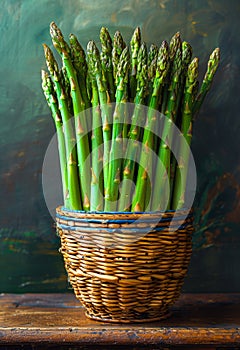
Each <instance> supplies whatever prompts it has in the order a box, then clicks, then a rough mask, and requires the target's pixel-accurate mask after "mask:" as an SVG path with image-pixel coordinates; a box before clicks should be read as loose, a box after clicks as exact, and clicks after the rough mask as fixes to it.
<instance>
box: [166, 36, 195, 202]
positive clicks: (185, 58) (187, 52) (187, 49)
mask: <svg viewBox="0 0 240 350" xmlns="http://www.w3.org/2000/svg"><path fill="white" fill-rule="evenodd" d="M191 58H192V47H191V45H190V44H189V43H188V42H187V41H183V42H182V72H181V76H180V83H179V90H178V95H177V101H176V116H175V123H176V124H177V125H178V124H180V125H181V104H182V103H181V101H182V99H183V94H184V87H185V82H186V76H187V71H188V66H189V63H190V62H191ZM176 165H177V163H176V158H175V157H174V156H173V155H171V162H170V192H171V193H170V201H171V198H172V196H173V190H174V180H175V172H176Z"/></svg>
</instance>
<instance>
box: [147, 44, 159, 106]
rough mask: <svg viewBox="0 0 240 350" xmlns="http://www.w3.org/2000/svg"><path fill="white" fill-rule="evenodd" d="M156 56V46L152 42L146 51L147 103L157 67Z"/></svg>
mask: <svg viewBox="0 0 240 350" xmlns="http://www.w3.org/2000/svg"><path fill="white" fill-rule="evenodd" d="M157 58H158V47H157V46H156V45H155V44H152V45H151V46H150V48H149V52H148V92H147V94H148V103H147V105H149V103H150V99H151V96H152V91H153V82H154V79H155V74H156V67H157Z"/></svg>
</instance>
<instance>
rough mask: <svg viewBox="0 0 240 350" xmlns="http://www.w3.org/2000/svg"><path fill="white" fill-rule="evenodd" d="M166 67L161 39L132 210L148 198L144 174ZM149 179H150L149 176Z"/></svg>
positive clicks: (140, 207)
mask: <svg viewBox="0 0 240 350" xmlns="http://www.w3.org/2000/svg"><path fill="white" fill-rule="evenodd" d="M168 69H169V50H168V44H167V42H166V41H163V42H162V45H161V47H160V48H159V53H158V59H157V66H156V74H155V78H154V82H153V92H152V96H151V99H150V103H149V108H148V114H147V120H146V125H145V128H144V134H143V142H142V151H141V158H140V164H141V167H140V168H139V171H138V176H137V183H136V189H135V194H134V197H133V202H132V210H133V211H144V210H145V208H146V206H147V204H148V201H149V198H146V193H147V186H146V184H147V183H146V180H147V179H148V177H147V175H146V174H149V175H151V172H152V166H153V164H152V157H151V155H150V154H149V152H150V150H152V149H153V146H154V135H153V131H154V129H155V126H156V122H157V116H156V110H157V109H158V104H159V95H160V94H161V89H162V88H163V84H164V81H165V79H166V77H167V73H168ZM150 180H152V179H151V176H150ZM158 181H159V180H158ZM146 199H147V201H146Z"/></svg>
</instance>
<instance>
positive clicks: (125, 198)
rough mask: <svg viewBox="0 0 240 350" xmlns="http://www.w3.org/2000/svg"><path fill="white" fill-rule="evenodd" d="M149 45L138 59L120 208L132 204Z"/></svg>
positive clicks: (141, 50)
mask: <svg viewBox="0 0 240 350" xmlns="http://www.w3.org/2000/svg"><path fill="white" fill-rule="evenodd" d="M147 78H148V76H147V47H146V44H145V43H143V44H142V45H141V47H140V49H139V52H138V60H137V74H136V79H137V88H136V96H135V100H134V103H135V107H134V111H133V115H132V120H131V127H130V131H129V142H128V143H127V146H126V153H125V160H124V164H123V182H122V187H121V196H120V200H119V210H120V211H128V210H130V205H131V201H130V200H131V196H132V181H133V180H134V172H135V164H136V163H135V162H136V160H137V157H138V153H139V141H140V135H141V126H140V125H141V124H142V126H143V125H144V123H143V119H144V117H145V116H144V115H143V114H144V113H143V108H142V104H143V101H144V99H145V96H146V90H147Z"/></svg>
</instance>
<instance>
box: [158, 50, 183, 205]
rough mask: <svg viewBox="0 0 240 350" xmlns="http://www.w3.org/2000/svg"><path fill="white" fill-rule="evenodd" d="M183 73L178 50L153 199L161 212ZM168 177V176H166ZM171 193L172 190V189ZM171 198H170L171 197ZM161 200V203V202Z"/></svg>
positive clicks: (165, 195)
mask: <svg viewBox="0 0 240 350" xmlns="http://www.w3.org/2000/svg"><path fill="white" fill-rule="evenodd" d="M181 72H182V51H181V49H180V48H178V50H177V52H176V54H175V57H174V61H173V65H172V72H171V83H170V86H169V95H168V103H167V109H166V111H165V116H166V119H165V122H164V127H163V132H162V137H161V138H162V140H161V143H160V147H159V151H158V155H159V158H160V162H158V164H157V168H156V181H155V187H154V192H153V197H152V208H153V210H160V209H161V208H160V207H159V206H160V205H161V203H162V202H163V203H166V201H167V198H166V197H167V196H168V193H166V191H167V188H168V186H167V181H170V173H171V168H170V161H171V142H172V124H173V123H175V121H176V115H177V110H178V106H177V102H178V98H177V96H178V94H179V93H180V92H179V87H180V77H181ZM165 175H167V176H165ZM170 191H171V189H170ZM169 197H170V196H169ZM160 198H161V201H160V200H159V199H160ZM166 209H170V198H168V205H167V208H166Z"/></svg>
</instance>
